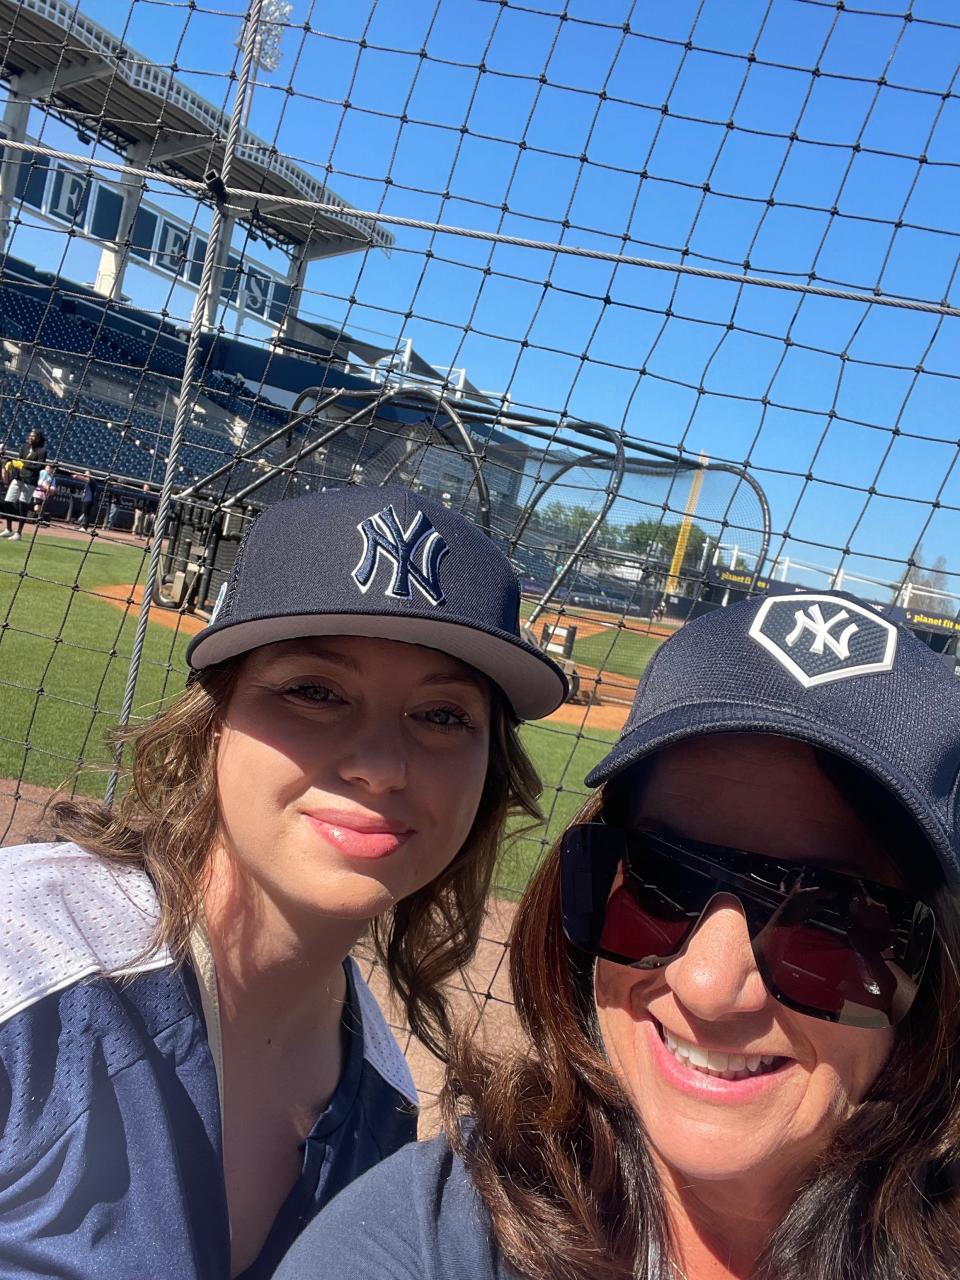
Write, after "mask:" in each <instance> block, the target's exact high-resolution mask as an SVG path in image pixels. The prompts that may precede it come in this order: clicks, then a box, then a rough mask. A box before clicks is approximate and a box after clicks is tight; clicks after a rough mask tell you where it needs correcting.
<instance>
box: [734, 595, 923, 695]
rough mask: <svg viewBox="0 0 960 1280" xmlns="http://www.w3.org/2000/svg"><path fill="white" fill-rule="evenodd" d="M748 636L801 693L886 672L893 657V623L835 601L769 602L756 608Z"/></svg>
mask: <svg viewBox="0 0 960 1280" xmlns="http://www.w3.org/2000/svg"><path fill="white" fill-rule="evenodd" d="M750 636H751V638H752V639H754V640H756V642H757V644H759V645H762V646H763V648H764V649H766V650H767V652H768V653H771V654H773V656H774V657H775V658H776V660H777V661H778V662H779V663H780V665H781V666H783V667H785V668H786V669H787V671H789V672H790V674H791V675H792V676H793V677H794V679H795V680H798V681H799V682H800V684H802V685H803V687H804V688H805V689H810V688H812V687H813V686H814V685H818V684H828V683H829V682H830V681H831V680H846V679H849V678H851V677H853V676H864V675H869V674H871V673H872V672H877V671H889V670H890V668H891V667H892V666H893V660H894V657H895V656H896V652H897V629H896V627H895V626H894V625H893V623H892V622H888V621H887V619H886V618H881V617H879V615H878V614H876V613H874V612H873V610H872V609H868V608H866V607H865V606H864V605H859V604H854V603H853V601H852V600H838V599H837V598H836V597H835V596H821V595H796V596H772V597H771V598H770V599H769V600H765V601H764V602H763V604H762V605H761V606H760V609H759V610H758V612H757V616H756V617H755V618H754V620H753V625H752V626H751V627H750Z"/></svg>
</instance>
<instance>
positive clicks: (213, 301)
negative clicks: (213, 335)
mask: <svg viewBox="0 0 960 1280" xmlns="http://www.w3.org/2000/svg"><path fill="white" fill-rule="evenodd" d="M236 221H237V220H236V218H233V217H231V216H230V215H229V214H228V215H225V216H224V218H223V228H222V231H221V233H220V239H219V242H218V244H217V252H216V256H215V258H214V260H213V272H212V274H211V276H210V291H209V293H208V294H207V297H206V301H205V306H204V314H203V327H204V329H213V328H215V327H216V323H217V312H218V311H219V309H220V305H221V301H222V299H221V297H220V291H221V289H222V288H223V272H224V268H225V267H226V265H227V258H228V256H229V254H230V246H231V245H232V244H233V228H234V227H235V226H236ZM237 288H238V289H242V288H243V280H242V279H241V280H239V281H238V283H237Z"/></svg>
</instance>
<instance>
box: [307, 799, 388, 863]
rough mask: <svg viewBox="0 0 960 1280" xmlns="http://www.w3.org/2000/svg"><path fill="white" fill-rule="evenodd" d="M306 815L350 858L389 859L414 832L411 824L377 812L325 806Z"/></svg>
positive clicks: (318, 829)
mask: <svg viewBox="0 0 960 1280" xmlns="http://www.w3.org/2000/svg"><path fill="white" fill-rule="evenodd" d="M303 816H304V817H305V818H306V820H307V821H308V822H309V823H310V825H311V826H312V827H313V829H314V831H316V832H317V833H318V834H319V835H321V836H322V837H323V839H324V840H326V842H327V844H330V845H332V846H333V847H334V848H335V849H337V850H339V852H340V853H342V854H343V855H344V856H345V857H347V858H387V857H389V856H390V854H391V853H396V851H397V850H398V849H399V848H400V846H401V845H402V844H403V843H404V841H406V840H407V839H409V837H410V836H412V835H413V831H412V830H411V829H410V828H409V827H404V826H399V825H397V824H396V823H391V822H387V821H385V820H384V819H383V818H380V817H378V816H377V815H376V814H364V813H356V812H352V811H350V810H346V809H344V810H334V809H324V810H317V811H315V812H312V813H305V814H304V815H303Z"/></svg>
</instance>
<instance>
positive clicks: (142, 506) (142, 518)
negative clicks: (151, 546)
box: [133, 484, 153, 538]
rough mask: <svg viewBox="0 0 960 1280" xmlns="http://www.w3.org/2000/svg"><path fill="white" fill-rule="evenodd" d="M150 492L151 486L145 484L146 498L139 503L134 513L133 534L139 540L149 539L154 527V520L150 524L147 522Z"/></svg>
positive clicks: (144, 492)
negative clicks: (141, 538)
mask: <svg viewBox="0 0 960 1280" xmlns="http://www.w3.org/2000/svg"><path fill="white" fill-rule="evenodd" d="M149 492H150V486H149V485H148V484H145V485H144V486H143V494H144V496H143V497H142V498H141V499H140V500H139V501H138V502H137V505H136V507H135V508H134V512H133V533H134V536H135V537H138V538H140V537H149V536H150V530H151V529H152V527H153V522H152V520H151V521H150V522H149V523H148V522H147V507H148V503H149V499H148V498H147V496H146V495H147V494H148V493H149Z"/></svg>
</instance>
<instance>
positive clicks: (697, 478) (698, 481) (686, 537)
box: [664, 453, 707, 593]
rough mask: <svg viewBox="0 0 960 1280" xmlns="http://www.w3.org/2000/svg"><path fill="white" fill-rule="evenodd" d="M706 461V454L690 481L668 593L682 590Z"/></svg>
mask: <svg viewBox="0 0 960 1280" xmlns="http://www.w3.org/2000/svg"><path fill="white" fill-rule="evenodd" d="M706 461H707V456H706V454H704V453H701V455H700V463H701V465H700V466H699V467H697V469H696V471H694V473H693V478H692V479H691V481H690V492H689V493H688V494H687V505H686V506H685V507H684V509H683V520H682V521H681V522H680V530H679V532H678V534H677V545H676V546H675V547H674V549H673V559H672V560H671V561H670V572H669V574H668V575H667V584H666V587H665V588H664V590H665V591H666V592H667V593H670V592H673V591H679V590H680V570H681V568H682V567H683V557H684V556H685V555H686V554H687V543H688V542H689V541H690V530H691V529H692V528H693V517H694V516H695V515H696V514H697V503H698V502H699V501H700V490H701V489H702V488H703V463H705V462H706Z"/></svg>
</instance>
